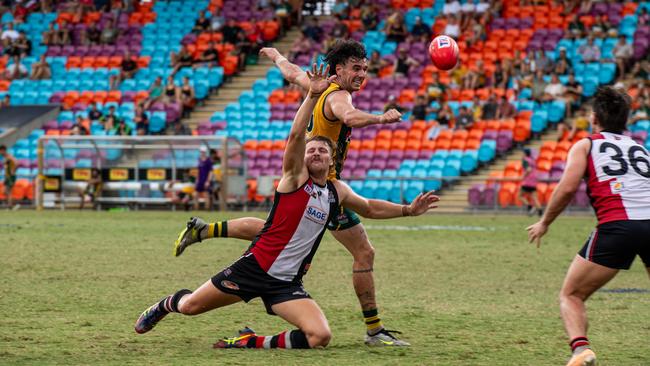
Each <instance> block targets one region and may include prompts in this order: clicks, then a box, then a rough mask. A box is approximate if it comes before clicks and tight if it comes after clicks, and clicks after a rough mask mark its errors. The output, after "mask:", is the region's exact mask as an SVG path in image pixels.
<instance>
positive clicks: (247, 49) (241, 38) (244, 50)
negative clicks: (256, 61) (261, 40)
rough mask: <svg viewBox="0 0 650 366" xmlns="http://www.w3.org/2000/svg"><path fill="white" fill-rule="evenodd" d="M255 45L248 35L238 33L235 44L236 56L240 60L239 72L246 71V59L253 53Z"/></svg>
mask: <svg viewBox="0 0 650 366" xmlns="http://www.w3.org/2000/svg"><path fill="white" fill-rule="evenodd" d="M252 49H253V44H252V43H251V41H250V40H249V39H248V38H247V37H246V33H244V32H243V31H242V32H239V33H237V43H235V50H236V51H235V53H234V54H235V55H236V56H237V58H238V64H237V72H241V71H244V70H246V59H247V58H248V55H249V54H251V53H252Z"/></svg>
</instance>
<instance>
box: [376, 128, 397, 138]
mask: <svg viewBox="0 0 650 366" xmlns="http://www.w3.org/2000/svg"><path fill="white" fill-rule="evenodd" d="M392 137H393V131H391V130H379V132H377V140H390V139H391V138H392Z"/></svg>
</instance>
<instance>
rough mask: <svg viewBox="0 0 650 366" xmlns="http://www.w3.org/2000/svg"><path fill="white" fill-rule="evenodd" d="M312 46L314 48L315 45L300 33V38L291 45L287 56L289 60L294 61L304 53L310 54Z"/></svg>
mask: <svg viewBox="0 0 650 366" xmlns="http://www.w3.org/2000/svg"><path fill="white" fill-rule="evenodd" d="M314 46H316V44H315V43H314V42H313V41H312V40H311V39H310V38H309V37H307V36H306V35H305V34H304V33H301V35H300V37H298V38H297V39H296V40H295V41H294V42H293V44H292V45H291V49H290V50H289V54H288V55H287V56H288V58H289V59H295V58H296V57H298V56H299V55H302V54H304V53H306V52H307V53H310V52H311V50H312V49H313V48H314Z"/></svg>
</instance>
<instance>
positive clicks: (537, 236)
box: [526, 221, 548, 248]
mask: <svg viewBox="0 0 650 366" xmlns="http://www.w3.org/2000/svg"><path fill="white" fill-rule="evenodd" d="M526 230H528V242H529V243H532V242H535V244H536V245H537V247H538V248H539V246H540V245H541V244H542V236H544V234H546V232H547V231H548V225H546V224H545V223H543V222H542V221H538V222H536V223H535V224H533V225H530V226H529V227H527V228H526Z"/></svg>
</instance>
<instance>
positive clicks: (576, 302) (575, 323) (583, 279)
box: [560, 255, 618, 366]
mask: <svg viewBox="0 0 650 366" xmlns="http://www.w3.org/2000/svg"><path fill="white" fill-rule="evenodd" d="M617 273H618V269H614V268H608V267H605V266H601V265H600V264H596V263H593V262H590V261H588V260H586V259H584V258H582V257H581V256H580V255H576V257H575V258H574V259H573V262H572V263H571V266H570V267H569V270H568V272H567V275H566V278H565V280H564V284H563V285H562V290H561V291H560V312H561V314H562V321H563V322H564V328H565V329H566V332H567V335H568V336H569V339H570V346H571V351H572V352H573V356H572V357H571V360H570V361H569V363H568V364H567V366H574V365H575V366H578V365H580V366H581V365H595V362H596V355H595V354H594V352H593V351H592V350H591V348H590V346H589V340H588V338H587V327H588V322H587V311H586V309H585V301H586V300H587V299H588V298H589V296H591V295H592V294H593V293H594V292H595V291H596V290H598V289H599V288H601V287H603V286H604V285H605V284H606V283H607V282H609V280H611V279H612V278H614V276H616V274H617Z"/></svg>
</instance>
